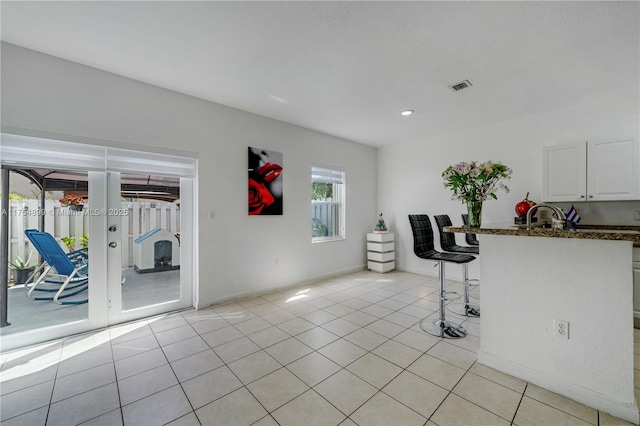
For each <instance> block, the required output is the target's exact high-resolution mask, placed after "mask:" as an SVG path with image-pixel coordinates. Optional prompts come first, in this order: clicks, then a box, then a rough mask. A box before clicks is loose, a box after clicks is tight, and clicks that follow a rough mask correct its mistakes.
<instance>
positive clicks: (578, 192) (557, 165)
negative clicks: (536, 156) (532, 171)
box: [542, 139, 640, 202]
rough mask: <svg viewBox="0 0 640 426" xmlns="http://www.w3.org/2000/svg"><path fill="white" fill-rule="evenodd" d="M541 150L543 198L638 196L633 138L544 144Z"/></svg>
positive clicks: (610, 199)
mask: <svg viewBox="0 0 640 426" xmlns="http://www.w3.org/2000/svg"><path fill="white" fill-rule="evenodd" d="M543 153H544V157H543V167H544V170H543V184H542V199H543V201H548V202H558V201H618V200H637V199H638V198H639V195H638V192H639V191H638V187H639V185H638V184H639V180H640V179H639V176H638V170H639V167H638V166H639V163H640V161H638V155H639V151H638V143H637V141H635V140H633V139H628V140H622V141H613V142H581V143H576V144H566V145H554V146H547V147H544V148H543Z"/></svg>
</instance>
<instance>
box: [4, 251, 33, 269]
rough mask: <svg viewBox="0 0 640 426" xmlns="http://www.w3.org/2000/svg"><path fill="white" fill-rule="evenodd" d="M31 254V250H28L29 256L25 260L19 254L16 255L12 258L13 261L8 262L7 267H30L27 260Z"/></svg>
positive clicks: (29, 259)
mask: <svg viewBox="0 0 640 426" xmlns="http://www.w3.org/2000/svg"><path fill="white" fill-rule="evenodd" d="M32 254H33V251H30V252H29V257H28V258H27V260H24V259H23V258H22V257H21V256H19V255H16V257H15V258H14V260H13V262H9V268H11V269H17V270H22V269H29V268H31V267H30V266H29V262H31V255H32Z"/></svg>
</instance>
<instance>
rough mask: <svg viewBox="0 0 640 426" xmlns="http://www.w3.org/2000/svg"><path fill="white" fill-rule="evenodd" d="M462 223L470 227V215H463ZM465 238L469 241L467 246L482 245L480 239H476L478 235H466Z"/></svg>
mask: <svg viewBox="0 0 640 426" xmlns="http://www.w3.org/2000/svg"><path fill="white" fill-rule="evenodd" d="M462 223H464V224H465V225H469V215H468V214H463V215H462ZM464 238H465V240H466V241H467V244H469V245H470V246H479V245H480V241H478V239H477V238H476V234H464Z"/></svg>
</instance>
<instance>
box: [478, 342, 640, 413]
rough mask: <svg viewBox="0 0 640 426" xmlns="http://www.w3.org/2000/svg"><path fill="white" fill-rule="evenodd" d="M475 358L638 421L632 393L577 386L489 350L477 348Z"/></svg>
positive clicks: (560, 392)
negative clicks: (623, 396)
mask: <svg viewBox="0 0 640 426" xmlns="http://www.w3.org/2000/svg"><path fill="white" fill-rule="evenodd" d="M478 362H479V363H481V364H484V365H486V366H488V367H491V368H494V369H496V370H499V371H502V372H504V373H507V374H510V375H512V376H514V377H517V378H519V379H522V380H525V381H527V382H529V383H533V384H534V385H536V386H540V387H542V388H544V389H547V390H550V391H552V392H555V393H557V394H560V395H562V396H565V397H567V398H570V399H573V400H574V401H578V402H580V403H582V404H584V405H587V406H589V407H592V408H595V409H597V410H600V411H604V412H605V413H608V414H611V415H612V416H615V417H619V418H621V419H624V420H626V421H628V422H631V423H632V424H638V421H639V420H640V415H639V413H638V406H637V405H636V402H635V398H633V395H632V398H631V399H632V400H633V402H632V403H628V402H625V401H619V400H614V399H611V397H609V396H607V395H603V394H601V393H599V392H595V391H593V390H591V389H586V388H583V387H581V386H576V385H574V384H572V383H568V382H565V381H564V380H560V379H558V378H557V377H553V376H550V375H548V374H546V373H542V372H540V371H537V370H533V369H531V368H529V367H525V366H522V365H518V364H516V363H514V362H512V361H508V360H506V359H504V358H501V357H498V356H495V355H492V354H490V353H487V352H484V351H479V352H478Z"/></svg>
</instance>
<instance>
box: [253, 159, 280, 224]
mask: <svg viewBox="0 0 640 426" xmlns="http://www.w3.org/2000/svg"><path fill="white" fill-rule="evenodd" d="M248 212H249V215H281V214H282V153H281V152H276V151H269V150H266V149H260V148H251V147H249V210H248Z"/></svg>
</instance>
